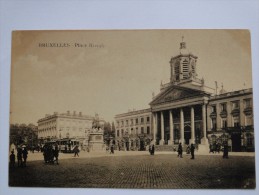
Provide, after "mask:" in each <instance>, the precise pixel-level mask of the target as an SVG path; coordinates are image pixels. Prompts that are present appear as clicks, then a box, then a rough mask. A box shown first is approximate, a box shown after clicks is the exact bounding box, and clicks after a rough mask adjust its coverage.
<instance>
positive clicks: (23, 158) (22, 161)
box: [9, 147, 28, 167]
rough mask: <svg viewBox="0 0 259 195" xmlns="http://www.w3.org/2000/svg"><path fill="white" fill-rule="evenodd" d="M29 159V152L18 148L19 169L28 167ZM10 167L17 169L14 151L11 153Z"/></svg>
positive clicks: (24, 148)
mask: <svg viewBox="0 0 259 195" xmlns="http://www.w3.org/2000/svg"><path fill="white" fill-rule="evenodd" d="M27 157H28V151H27V148H26V147H23V148H21V147H18V148H17V162H18V167H26V162H27ZM9 158H10V167H15V154H14V150H12V151H11V154H10V157H9Z"/></svg>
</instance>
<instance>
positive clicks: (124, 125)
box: [115, 109, 153, 150]
mask: <svg viewBox="0 0 259 195" xmlns="http://www.w3.org/2000/svg"><path fill="white" fill-rule="evenodd" d="M115 120H116V127H115V128H116V132H115V139H116V141H117V145H116V146H117V147H119V148H120V149H122V150H144V149H145V146H146V145H147V144H148V143H150V141H151V139H152V137H153V134H152V131H151V110H150V109H144V110H137V111H129V112H127V113H123V114H118V115H116V116H115Z"/></svg>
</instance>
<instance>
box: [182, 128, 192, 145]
mask: <svg viewBox="0 0 259 195" xmlns="http://www.w3.org/2000/svg"><path fill="white" fill-rule="evenodd" d="M190 139H191V127H190V126H189V125H186V126H185V127H184V140H185V144H186V145H189V140H190Z"/></svg>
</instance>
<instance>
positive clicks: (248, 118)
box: [245, 115, 253, 126]
mask: <svg viewBox="0 0 259 195" xmlns="http://www.w3.org/2000/svg"><path fill="white" fill-rule="evenodd" d="M249 125H253V117H252V115H247V116H245V126H249Z"/></svg>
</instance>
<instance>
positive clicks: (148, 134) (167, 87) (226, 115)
mask: <svg viewBox="0 0 259 195" xmlns="http://www.w3.org/2000/svg"><path fill="white" fill-rule="evenodd" d="M197 59H198V57H197V56H195V55H193V54H192V53H190V52H189V51H188V50H187V48H186V43H185V42H184V41H182V42H181V43H180V52H179V54H178V55H176V56H174V57H172V58H171V59H170V68H171V69H170V71H171V72H170V73H171V77H170V82H169V83H166V84H162V83H161V87H160V92H159V93H158V94H157V95H156V96H153V99H152V100H151V102H150V103H149V105H150V108H147V109H144V110H136V111H130V112H127V113H122V114H117V115H116V116H115V120H116V140H117V146H118V147H120V148H123V149H125V150H145V148H146V146H147V145H148V144H150V143H154V144H155V145H156V147H157V148H158V149H161V150H163V149H164V150H167V149H171V148H172V147H174V146H176V145H178V144H179V143H182V144H183V145H184V146H187V145H189V144H191V143H193V144H196V147H197V148H199V149H201V150H202V149H203V150H208V149H209V147H210V146H213V145H215V144H216V143H217V144H219V145H220V144H223V143H227V144H228V146H229V149H230V150H231V151H254V127H253V91H252V89H251V88H250V89H242V90H239V91H233V92H227V91H225V90H224V89H223V86H222V89H221V90H220V91H219V93H217V91H216V92H215V89H213V88H210V87H208V86H206V85H205V83H204V79H200V78H198V74H197V72H196V65H197Z"/></svg>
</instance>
